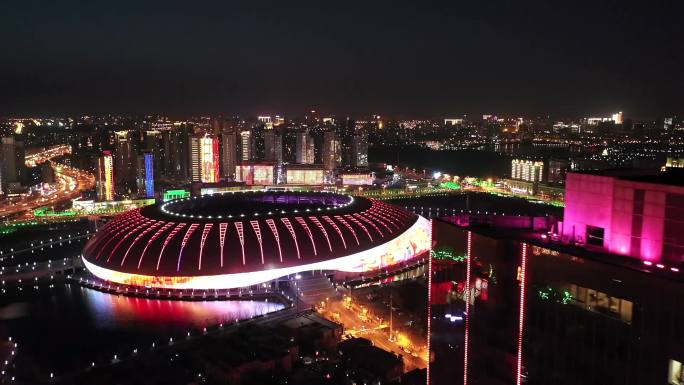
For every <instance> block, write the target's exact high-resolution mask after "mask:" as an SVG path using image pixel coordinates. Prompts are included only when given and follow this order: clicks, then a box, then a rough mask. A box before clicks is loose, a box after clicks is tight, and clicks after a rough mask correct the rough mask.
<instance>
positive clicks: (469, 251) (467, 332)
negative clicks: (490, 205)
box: [463, 231, 473, 385]
mask: <svg viewBox="0 0 684 385" xmlns="http://www.w3.org/2000/svg"><path fill="white" fill-rule="evenodd" d="M472 253H473V233H472V232H471V231H468V242H467V246H466V282H465V334H464V338H463V340H464V342H463V348H464V350H463V385H467V384H468V349H469V347H470V346H469V345H470V268H471V260H472Z"/></svg>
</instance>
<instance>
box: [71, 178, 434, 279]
mask: <svg viewBox="0 0 684 385" xmlns="http://www.w3.org/2000/svg"><path fill="white" fill-rule="evenodd" d="M429 232H430V230H429V222H428V221H427V220H426V219H425V218H423V217H420V216H418V215H415V214H413V213H410V212H407V211H404V210H402V209H400V208H398V207H395V206H392V205H389V204H386V203H383V202H380V201H378V200H374V199H366V198H358V197H351V196H347V195H341V194H333V193H312V192H282V191H281V192H268V191H256V192H241V193H227V194H215V195H210V196H204V197H199V198H197V197H195V198H183V199H177V200H173V201H169V202H166V203H163V204H156V205H152V206H147V207H145V208H141V209H137V210H133V211H129V212H127V213H125V214H121V215H119V216H117V217H116V218H114V219H113V220H111V221H110V222H108V223H107V224H106V225H105V226H104V227H102V228H101V229H100V230H99V231H98V232H97V233H96V234H95V236H94V237H93V238H91V239H90V241H89V242H88V243H87V244H86V246H85V248H84V251H83V262H84V264H85V266H86V268H87V269H88V270H89V271H90V273H92V274H93V275H95V276H96V277H98V278H101V279H104V280H107V281H110V282H115V283H120V284H126V285H133V286H145V287H154V288H169V289H229V288H238V287H245V286H250V285H255V284H259V283H262V282H267V281H270V280H273V279H276V278H280V277H285V276H288V275H292V274H296V273H298V272H303V271H310V270H326V271H340V272H350V273H360V272H371V271H378V270H382V269H386V268H389V267H391V266H393V265H397V264H401V263H404V262H407V261H409V260H410V259H412V258H414V257H417V256H418V255H421V254H422V253H423V252H425V251H427V250H428V249H429V247H430V236H429Z"/></svg>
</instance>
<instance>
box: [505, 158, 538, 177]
mask: <svg viewBox="0 0 684 385" xmlns="http://www.w3.org/2000/svg"><path fill="white" fill-rule="evenodd" d="M543 175H544V162H542V161H538V160H528V159H513V160H512V161H511V178H513V179H519V180H524V181H528V182H541V181H542V178H543Z"/></svg>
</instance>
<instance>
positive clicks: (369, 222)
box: [353, 213, 385, 238]
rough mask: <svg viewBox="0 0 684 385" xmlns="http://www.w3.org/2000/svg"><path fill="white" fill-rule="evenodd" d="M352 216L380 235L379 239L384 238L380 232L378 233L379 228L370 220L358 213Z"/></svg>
mask: <svg viewBox="0 0 684 385" xmlns="http://www.w3.org/2000/svg"><path fill="white" fill-rule="evenodd" d="M353 215H354V217H356V218H358V219H361V220H362V221H364V222H366V223H367V224H369V225H371V226H372V227H373V228H374V229H375V231H377V232H378V234H380V238H385V234H383V233H382V231H380V228H379V227H378V226H377V225H376V224H375V223H374V222H373V221H371V220H370V219H368V218H366V217H364V216H363V215H361V214H359V213H354V214H353Z"/></svg>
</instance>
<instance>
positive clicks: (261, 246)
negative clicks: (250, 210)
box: [249, 221, 264, 265]
mask: <svg viewBox="0 0 684 385" xmlns="http://www.w3.org/2000/svg"><path fill="white" fill-rule="evenodd" d="M249 224H251V225H252V229H253V230H254V234H256V237H257V241H259V252H260V253H261V264H262V265H263V264H264V244H263V242H262V241H261V228H260V227H259V221H249Z"/></svg>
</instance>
